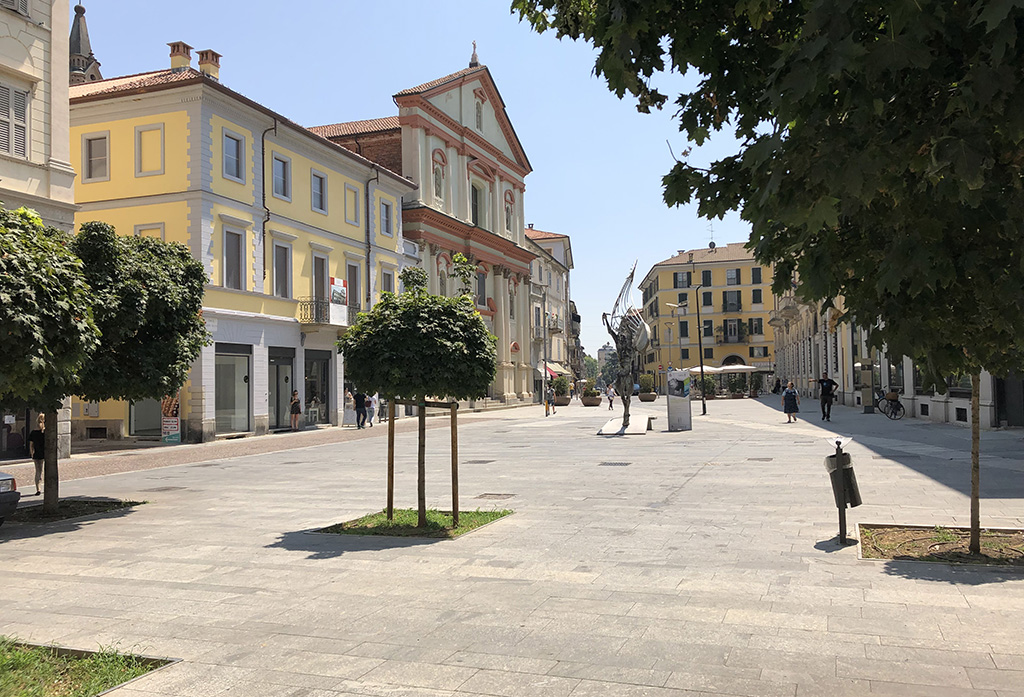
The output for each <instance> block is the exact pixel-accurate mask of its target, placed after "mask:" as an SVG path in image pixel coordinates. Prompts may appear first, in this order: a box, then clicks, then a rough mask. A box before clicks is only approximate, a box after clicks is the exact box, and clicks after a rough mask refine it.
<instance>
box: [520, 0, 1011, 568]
mask: <svg viewBox="0 0 1024 697" xmlns="http://www.w3.org/2000/svg"><path fill="white" fill-rule="evenodd" d="M513 8H514V9H515V10H516V11H518V12H519V13H520V15H521V16H523V17H526V18H528V19H529V20H530V21H531V22H532V23H533V25H534V26H535V27H536V28H537V29H538V30H540V31H543V30H546V29H549V28H551V29H554V30H555V31H557V33H558V34H559V36H569V37H571V38H584V39H586V40H588V41H591V42H593V43H594V45H595V46H596V47H597V48H598V50H599V55H598V58H597V62H596V65H595V71H596V72H597V73H598V74H599V75H603V76H604V77H605V78H606V79H607V81H608V85H609V88H610V89H611V90H613V91H614V92H615V93H616V94H618V95H619V96H620V97H621V96H624V95H625V94H626V93H627V92H628V93H629V94H631V95H632V96H633V97H635V98H636V100H637V108H638V109H640V110H641V111H648V110H649V109H651V108H660V107H661V106H663V105H664V104H665V102H666V99H667V98H666V96H665V95H664V94H662V93H660V92H659V91H658V89H657V88H656V86H654V85H653V84H652V83H653V81H654V80H655V79H656V74H657V73H658V72H659V71H663V70H671V71H676V72H679V73H686V72H687V71H692V73H691V74H694V75H697V76H698V82H697V84H696V85H695V86H694V87H693V89H692V90H691V91H689V92H684V93H682V94H680V95H679V96H678V98H677V99H676V100H675V105H676V107H677V112H676V115H677V118H678V120H679V124H680V130H681V131H683V132H684V133H685V134H686V136H687V137H688V139H689V140H690V141H692V142H694V143H696V144H697V145H702V144H704V142H705V141H706V140H707V139H708V138H709V137H710V135H711V134H712V132H714V131H721V130H723V129H726V128H731V129H734V132H735V135H736V138H737V140H736V147H735V149H734V151H733V152H732V153H730V154H728V155H726V156H724V157H721V158H720V159H718V160H716V161H714V162H712V163H711V164H710V165H709V166H708V167H700V166H698V165H696V164H691V163H689V162H687V161H682V162H677V163H676V165H675V166H674V167H673V168H672V170H671V171H670V172H669V173H668V175H666V176H665V178H664V186H665V200H666V202H667V203H668V204H669V205H676V204H683V203H688V202H690V201H691V200H696V202H697V203H698V210H699V212H700V214H701V215H703V216H706V217H712V216H717V217H721V216H723V215H724V214H725V213H726V212H728V211H732V210H739V211H740V212H741V216H742V217H743V219H744V220H746V221H748V222H749V223H750V225H751V237H750V246H751V248H752V249H753V250H754V254H755V257H756V258H757V260H758V261H759V262H760V263H762V264H766V265H767V264H773V265H774V268H775V276H774V282H773V288H774V290H775V291H776V292H781V291H783V290H787V289H789V288H790V287H791V284H792V283H793V281H794V280H795V279H799V287H798V288H797V291H796V292H797V293H798V294H799V295H800V296H801V297H803V298H804V299H807V300H809V301H816V300H821V301H822V307H823V309H828V308H830V307H832V306H833V304H834V303H835V301H836V300H837V299H838V298H842V300H843V307H844V309H845V313H844V315H843V319H848V318H850V317H855V318H860V319H861V323H863V324H872V323H875V321H876V320H877V324H876V325H875V329H874V330H873V332H872V334H871V343H872V345H873V346H875V347H882V346H885V347H886V349H887V350H888V351H889V352H890V354H893V355H907V356H910V357H912V358H914V359H915V360H916V361H918V362H919V364H920V365H922V367H923V369H924V372H925V380H926V382H930V383H934V384H935V385H936V387H937V389H939V390H940V391H944V390H945V383H944V380H943V379H942V377H943V376H944V375H949V374H953V373H956V372H963V371H966V372H970V373H971V374H972V375H973V378H972V398H971V406H972V431H973V438H972V441H973V445H972V449H971V450H972V453H971V455H972V457H971V459H972V467H971V480H972V483H971V490H972V494H971V541H970V548H971V551H973V552H975V553H977V552H979V551H980V519H979V477H980V474H979V464H978V462H979V442H980V441H979V432H978V429H979V424H978V394H979V380H980V376H979V371H980V370H981V369H982V368H983V367H984V368H987V369H988V370H989V371H991V372H992V373H993V374H995V375H1003V374H1006V373H1007V372H1009V371H1010V370H1012V369H1014V368H1018V367H1019V366H1020V365H1021V364H1022V359H1024V348H1022V345H1021V342H1020V341H1019V337H1021V336H1024V273H1022V270H1024V236H1022V235H1021V224H1022V219H1021V216H1022V214H1021V212H1022V211H1024V185H1022V179H1021V174H1022V166H1024V157H1022V156H1021V152H1022V151H1021V141H1022V140H1024V85H1022V84H1021V81H1020V80H1019V76H1020V75H1021V74H1022V73H1024V52H1022V51H1020V50H1018V48H1017V46H1016V45H1015V41H1016V39H1017V35H1018V34H1019V33H1020V32H1021V30H1022V29H1024V8H1022V7H1021V6H1020V4H1019V3H1014V2H986V1H985V0H967V1H965V2H960V3H952V2H944V1H942V0H919V1H918V2H913V3H911V2H906V3H903V2H892V3H888V4H886V3H866V2H855V1H853V0H851V1H850V2H845V3H838V4H837V3H833V2H826V1H825V0H804V1H803V2H793V3H782V2H778V1H775V0H755V1H754V2H749V1H748V0H725V1H723V2H719V3H706V2H697V1H696V0H655V1H652V2H643V3H622V2H612V1H610V0H587V1H586V2H584V1H583V0H515V2H513ZM687 156H689V151H685V150H684V157H687Z"/></svg>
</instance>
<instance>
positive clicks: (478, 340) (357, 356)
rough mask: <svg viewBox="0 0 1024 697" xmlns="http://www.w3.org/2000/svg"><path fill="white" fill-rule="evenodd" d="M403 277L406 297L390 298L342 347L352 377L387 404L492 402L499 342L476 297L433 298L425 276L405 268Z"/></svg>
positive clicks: (341, 342) (356, 327) (382, 301)
mask: <svg viewBox="0 0 1024 697" xmlns="http://www.w3.org/2000/svg"><path fill="white" fill-rule="evenodd" d="M401 278H402V282H403V285H404V286H405V290H404V292H402V293H400V294H398V295H395V294H393V293H383V294H382V295H381V299H380V302H378V303H377V304H376V305H374V306H373V309H371V310H370V311H369V312H365V313H360V314H359V316H358V318H357V320H356V322H355V324H353V325H352V327H351V328H350V329H349V330H348V331H347V332H345V335H344V336H343V337H342V338H341V339H340V340H339V341H338V349H339V351H341V352H342V353H343V354H344V356H345V375H346V378H347V379H349V380H351V381H352V382H354V383H355V384H356V385H358V386H359V389H361V390H363V391H369V392H379V393H380V394H381V395H382V396H383V397H385V398H387V399H393V398H395V397H404V398H406V399H425V398H427V397H431V396H434V397H449V398H451V399H456V400H459V399H476V398H479V397H483V396H484V395H486V394H487V389H488V387H489V386H490V384H491V381H492V380H493V379H494V373H495V366H496V352H495V345H496V339H495V337H494V336H493V335H492V334H491V333H490V332H489V331H488V330H487V325H485V324H484V321H483V318H482V317H481V316H480V313H479V312H477V310H476V308H475V307H474V305H473V301H472V298H471V297H470V296H469V295H468V294H465V293H463V294H460V295H459V296H457V297H454V298H448V297H444V296H439V295H432V294H430V293H428V292H427V290H426V274H425V273H424V272H423V270H422V269H417V268H409V269H405V270H404V271H402V274H401Z"/></svg>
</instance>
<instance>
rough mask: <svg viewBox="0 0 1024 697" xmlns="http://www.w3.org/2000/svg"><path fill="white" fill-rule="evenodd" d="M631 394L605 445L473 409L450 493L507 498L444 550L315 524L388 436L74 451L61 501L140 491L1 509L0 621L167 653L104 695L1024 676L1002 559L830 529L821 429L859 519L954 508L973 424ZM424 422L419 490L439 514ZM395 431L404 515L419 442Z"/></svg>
mask: <svg viewBox="0 0 1024 697" xmlns="http://www.w3.org/2000/svg"><path fill="white" fill-rule="evenodd" d="M653 406H654V408H653V409H648V408H646V407H644V408H642V409H640V408H638V409H637V412H640V413H644V412H649V413H652V414H657V415H658V417H659V418H658V419H657V421H656V422H655V424H656V428H655V431H652V432H649V433H648V434H647V435H645V436H629V437H620V438H603V437H599V436H596V435H595V433H596V431H597V429H598V428H600V426H601V425H603V423H604V421H605V420H606V419H607V418H608V416H609V412H608V410H607V409H606V408H605V407H600V408H593V409H587V408H584V407H581V406H578V405H575V404H574V405H573V406H571V407H567V408H562V409H559V410H558V413H557V415H555V416H552V417H550V418H544V417H543V410H542V408H540V407H534V408H529V409H516V410H509V411H501V412H494V413H485V414H478V415H467V416H465V417H464V418H463V419H462V427H461V429H460V455H461V461H462V464H461V468H460V488H461V492H462V498H461V505H462V508H463V509H469V508H477V507H479V508H483V509H490V508H506V507H507V508H511V509H514V510H515V514H514V515H512V516H510V517H508V518H505V519H502V520H500V521H497V522H496V523H494V524H492V525H489V526H487V527H485V528H483V529H480V530H478V531H475V532H473V533H470V534H468V535H466V536H464V537H462V538H459V539H457V540H450V541H449V540H444V541H431V540H418V539H417V540H394V539H385V538H362V537H341V536H328V535H316V534H310V532H309V531H310V530H312V529H314V528H319V527H323V526H325V525H328V524H331V523H335V522H339V521H343V520H348V519H351V518H355V517H358V516H360V515H363V514H365V513H367V512H370V511H373V510H379V509H380V508H382V506H383V503H384V496H385V462H386V438H384V437H383V436H384V435H385V433H386V429H385V428H374V429H372V431H370V430H367V431H360V432H358V436H357V435H355V434H353V435H351V436H346V438H347V440H345V441H344V442H330V443H321V442H319V441H318V440H316V439H318V438H323V437H324V436H319V435H316V434H297V435H295V436H290V437H289V438H291V440H289V441H287V443H288V445H289V448H288V449H286V450H280V451H278V452H251V451H248V450H245V449H246V448H252V446H251V445H245V444H243V445H239V446H238V447H239V448H241V450H238V451H232V450H231V449H230V447H227V446H224V445H223V444H213V447H210V448H209V449H208V450H206V451H204V450H201V448H203V447H205V446H194V448H195V449H196V450H194V452H195V453H198V455H190V456H189V457H188V458H186V459H188V460H189V462H186V463H184V464H168V465H166V466H161V467H153V468H149V469H140V470H138V471H125V472H120V473H115V474H104V472H106V471H111V470H106V469H103V468H100V469H98V470H97V471H96V472H94V474H96V475H99V476H90V472H89V471H88V469H87V468H82V467H79V468H78V469H76V470H75V472H76V473H77V474H76V475H75V476H80V477H83V478H78V479H73V480H70V481H66V482H64V483H63V485H62V492H63V493H64V494H65V495H82V496H117V497H122V498H131V499H136V500H143V499H144V500H147V501H149V503H148V504H147V505H144V506H140V507H138V508H136V509H134V510H131V511H130V512H126V513H123V514H120V515H113V514H111V515H108V516H101V517H97V518H93V519H84V520H79V521H67V522H64V523H56V524H51V525H47V526H29V525H10V524H9V525H5V526H4V527H3V528H0V607H2V608H3V610H2V611H0V634H6V635H12V636H15V637H18V638H20V639H23V640H28V641H34V642H51V641H52V642H56V643H58V644H60V645H64V646H71V647H77V648H84V649H94V648H96V647H97V646H116V647H118V648H120V649H121V650H134V651H138V652H141V653H145V654H149V655H159V656H170V657H176V658H180V659H182V660H181V661H180V662H178V663H176V664H173V665H171V666H169V667H167V668H164V669H162V670H160V671H157V672H156V673H153V674H150V675H148V676H146V677H144V678H142V679H140V680H138V681H136V682H133V683H131V684H130V685H129V686H128V687H126V688H122V689H120V690H118V691H116V692H115V693H113V694H114V696H115V697H143V696H150V697H156V696H157V695H160V696H164V697H167V696H171V695H173V696H177V697H208V696H213V695H223V696H225V697H227V696H229V695H240V696H244V697H263V696H266V697H285V696H293V697H299V696H308V697H328V696H336V695H399V696H401V697H454V696H460V697H466V696H467V695H470V696H472V695H499V696H508V697H511V696H518V695H523V696H524V697H525V696H529V697H547V696H552V697H566V696H570V697H620V696H621V697H683V696H684V695H716V696H717V697H724V696H727V695H744V696H750V697H753V696H760V695H768V696H775V695H784V696H799V697H803V696H805V695H822V696H828V697H843V696H845V695H922V696H928V697H931V696H935V697H953V696H958V695H964V696H968V695H969V696H977V697H982V696H987V697H1020V696H1021V695H1024V637H1022V627H1024V571H1019V570H1013V569H1000V568H978V567H975V568H966V567H959V568H952V567H949V566H945V565H938V564H922V563H909V562H902V563H900V562H887V563H886V562H871V561H862V560H858V559H857V550H856V548H855V547H846V548H840V547H839V546H838V545H837V542H836V540H835V537H836V531H837V515H836V509H835V506H834V503H833V501H832V495H831V491H830V489H829V483H828V477H827V475H826V473H825V470H824V467H823V466H822V458H823V457H824V456H825V455H827V454H829V452H831V445H830V443H829V441H828V440H827V438H828V437H829V436H830V435H831V434H834V433H840V434H843V435H852V436H853V437H854V441H853V443H852V444H851V445H850V447H849V451H850V452H851V453H852V455H853V458H854V464H855V466H856V470H857V477H858V480H859V482H860V487H861V493H862V495H863V498H864V502H865V503H864V505H863V506H861V507H859V508H856V509H853V510H852V511H851V512H850V519H851V524H852V522H855V521H870V522H882V523H884V522H893V521H895V522H903V523H925V524H929V525H931V524H936V523H938V524H949V525H951V524H966V522H967V519H968V513H969V499H968V496H967V493H966V492H967V491H968V487H969V467H970V465H969V462H970V459H969V453H970V433H969V431H968V430H966V429H963V428H959V427H956V426H950V425H931V424H927V423H920V422H917V421H914V420H912V419H904V420H903V421H900V422H892V421H889V420H887V419H885V418H884V417H882V416H880V415H864V414H860V413H858V412H857V411H855V410H853V409H848V408H842V407H836V408H835V409H834V412H833V419H832V422H831V423H828V424H823V423H821V422H820V421H817V420H816V417H815V414H814V411H815V408H816V404H814V403H813V402H810V401H805V409H807V410H808V411H806V412H805V415H806V416H807V417H809V418H810V420H803V419H802V420H801V421H800V422H798V423H797V424H793V425H787V424H786V423H785V418H783V415H782V414H781V412H780V411H779V408H778V407H779V405H778V400H777V398H775V397H773V396H769V397H767V398H763V399H761V400H750V399H745V400H717V401H711V402H709V403H708V415H707V416H699V412H700V405H699V403H698V404H696V405H695V406H694V412H695V418H694V430H693V431H691V432H687V433H666V432H663V431H662V429H663V428H664V425H665V415H664V411H663V403H661V402H660V400H659V402H656V403H655V404H654V405H653ZM617 413H618V412H617ZM409 423H411V420H410V422H409ZM435 423H436V424H437V427H435V428H432V429H431V430H429V431H428V433H427V437H428V473H427V486H428V490H427V494H428V504H429V505H431V506H436V507H439V508H447V507H448V506H449V505H450V502H449V499H448V492H449V476H450V474H449V462H448V460H447V457H448V450H447V448H448V444H449V439H448V434H447V431H446V430H445V429H443V428H440V424H441V422H440V421H438V422H435ZM432 425H433V424H432ZM403 427H404V428H408V426H406V425H403ZM826 427H827V428H826ZM307 435H308V436H309V437H308V438H307V439H306V440H303V438H304V437H306V436H307ZM1022 439H1024V433H1022V432H1020V431H1004V432H992V433H985V434H984V437H983V446H982V447H983V457H982V491H983V500H982V519H983V523H984V524H986V525H993V526H996V525H999V526H1021V525H1024V452H1022V449H1024V448H1022V446H1024V440H1022ZM252 440H253V441H254V442H258V441H259V440H260V439H252ZM264 442H268V443H269V442H271V441H270V439H266V440H264ZM281 442H282V443H284V442H285V441H281ZM397 445H398V450H399V456H398V459H397V491H396V503H397V504H398V505H403V506H412V505H414V502H415V498H416V490H415V482H416V472H415V470H416V468H415V452H416V451H415V434H414V433H409V432H403V433H401V434H399V436H398V438H397ZM185 447H192V446H185ZM147 452H148V453H153V454H152V455H151V456H150V457H151V458H159V457H160V455H159V451H158V450H152V451H147ZM183 452H184V451H183ZM189 452H193V451H189ZM203 453H208V454H209V457H207V458H206V461H203V460H202V455H203ZM236 455H237V456H236ZM101 460H102V458H99V459H97V460H96V462H100V461H101ZM152 463H157V464H159V462H158V461H157V460H151V464H152ZM21 483H22V489H23V490H27V491H31V484H30V483H29V480H28V479H26V478H25V477H24V476H22V477H21ZM497 494H504V495H510V497H509V498H502V499H499V498H495V497H494V495H497ZM484 495H491V496H487V497H484ZM481 497H483V498H481Z"/></svg>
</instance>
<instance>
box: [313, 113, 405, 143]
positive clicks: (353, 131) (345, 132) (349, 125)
mask: <svg viewBox="0 0 1024 697" xmlns="http://www.w3.org/2000/svg"><path fill="white" fill-rule="evenodd" d="M401 127H402V126H401V124H399V122H398V117H397V116H385V117H384V118H380V119H365V120H363V121H344V122H342V123H331V124H327V125H325V126H310V128H309V130H311V131H312V132H313V133H316V134H317V135H318V136H321V137H323V138H328V139H330V138H342V137H344V136H355V135H365V134H367V133H384V132H385V131H392V130H397V129H399V128H401Z"/></svg>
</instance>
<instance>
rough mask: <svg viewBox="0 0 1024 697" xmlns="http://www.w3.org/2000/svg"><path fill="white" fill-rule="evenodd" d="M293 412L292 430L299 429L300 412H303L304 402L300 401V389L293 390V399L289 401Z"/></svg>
mask: <svg viewBox="0 0 1024 697" xmlns="http://www.w3.org/2000/svg"><path fill="white" fill-rule="evenodd" d="M289 408H290V409H291V414H292V430H293V431H298V430H299V414H301V413H302V402H300V401H299V391H298V390H292V401H291V402H290V403H289Z"/></svg>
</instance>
